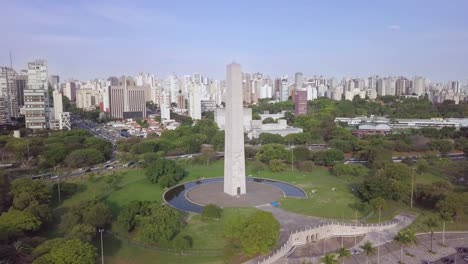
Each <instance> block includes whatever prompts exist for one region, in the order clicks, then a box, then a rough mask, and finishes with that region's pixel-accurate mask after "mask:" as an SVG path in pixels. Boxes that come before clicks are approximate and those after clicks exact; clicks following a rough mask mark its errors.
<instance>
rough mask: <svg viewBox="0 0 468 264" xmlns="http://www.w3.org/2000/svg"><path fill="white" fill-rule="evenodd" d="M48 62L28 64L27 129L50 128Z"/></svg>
mask: <svg viewBox="0 0 468 264" xmlns="http://www.w3.org/2000/svg"><path fill="white" fill-rule="evenodd" d="M47 74H48V73H47V61H45V60H36V61H34V62H30V63H28V85H27V87H26V89H24V113H25V121H26V128H30V129H46V128H48V115H49V112H48V111H49V109H48V108H49V107H48V103H49V102H48V92H47V79H48V78H47Z"/></svg>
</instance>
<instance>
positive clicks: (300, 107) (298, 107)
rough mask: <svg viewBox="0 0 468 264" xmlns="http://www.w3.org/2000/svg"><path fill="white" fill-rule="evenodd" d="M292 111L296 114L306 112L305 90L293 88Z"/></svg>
mask: <svg viewBox="0 0 468 264" xmlns="http://www.w3.org/2000/svg"><path fill="white" fill-rule="evenodd" d="M294 113H295V114H296V116H297V115H305V114H307V91H306V90H298V89H295V90H294Z"/></svg>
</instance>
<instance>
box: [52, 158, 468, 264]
mask: <svg viewBox="0 0 468 264" xmlns="http://www.w3.org/2000/svg"><path fill="white" fill-rule="evenodd" d="M247 165H249V164H247ZM186 169H187V170H188V172H189V175H188V176H187V177H186V178H185V179H184V180H183V181H184V182H187V181H193V180H196V179H200V178H211V177H222V176H223V170H224V168H223V161H216V162H214V163H212V164H210V165H209V166H205V165H186ZM118 174H119V175H121V177H120V180H119V181H118V182H117V183H116V184H115V185H114V188H112V187H111V185H110V184H109V182H108V179H109V178H110V177H108V176H106V177H104V176H103V175H97V176H96V177H94V178H93V179H89V178H84V179H74V180H73V181H78V182H80V183H82V184H83V185H84V191H82V192H80V193H78V194H75V195H74V196H73V197H71V198H69V199H67V200H65V201H64V202H63V203H62V204H61V206H60V207H59V208H66V207H69V206H72V205H74V204H76V203H79V202H80V201H83V200H87V199H92V198H95V197H96V198H104V199H105V200H106V201H107V202H108V203H109V205H110V206H111V208H112V210H113V212H114V214H115V215H117V213H118V211H119V210H120V209H121V208H122V207H123V206H125V205H126V204H128V203H130V202H131V201H133V200H150V201H161V199H162V193H163V192H164V189H162V188H161V187H160V186H159V185H157V184H151V183H150V182H148V181H147V180H146V177H145V175H144V170H141V169H127V170H120V171H119V172H118ZM247 174H248V175H252V176H254V177H262V178H270V179H275V180H279V181H284V182H288V183H291V184H293V185H295V186H298V187H300V188H302V189H303V190H305V191H306V192H307V194H308V198H306V199H298V198H282V199H281V200H280V202H281V208H283V209H284V210H288V211H292V212H296V213H300V214H306V215H313V216H318V217H326V218H333V219H342V218H344V219H348V220H349V219H354V218H355V217H356V216H355V210H354V209H353V208H352V206H351V205H352V204H353V203H356V202H359V199H358V198H357V197H356V196H355V195H354V194H353V186H355V185H356V184H358V183H360V182H361V181H362V178H360V177H351V176H343V177H335V176H333V175H331V174H330V173H329V171H328V170H327V169H325V168H323V167H316V168H315V169H314V170H313V172H311V173H304V172H300V171H298V170H294V172H291V170H290V169H289V170H287V171H284V172H277V173H274V172H271V171H269V170H265V171H262V172H260V173H253V172H252V170H251V169H250V167H249V166H247ZM437 180H440V177H437V176H434V175H432V174H422V175H416V178H415V182H416V183H431V182H434V181H437ZM115 186H117V187H115ZM332 188H335V189H336V190H335V191H333V190H332ZM313 190H315V193H313ZM254 210H256V209H253V208H243V209H225V211H224V215H223V217H222V218H221V219H220V220H217V221H215V220H213V221H210V222H203V221H201V219H200V216H199V215H196V214H187V218H186V219H187V223H188V224H187V226H186V227H185V228H184V229H183V230H182V231H181V232H180V233H179V234H178V235H179V236H184V235H189V236H191V237H192V239H193V250H218V251H222V250H223V248H224V247H225V243H226V241H225V239H224V238H223V223H224V222H225V220H226V219H227V218H228V217H229V216H230V215H233V214H244V215H246V216H247V215H249V214H250V213H252V212H253V211H254ZM408 211H414V212H416V213H419V214H420V215H424V214H430V212H427V210H422V209H418V208H415V209H413V210H412V209H410V208H408V206H406V205H403V204H399V203H393V202H389V203H388V204H387V206H386V208H385V209H384V210H383V211H382V215H381V219H382V221H385V220H388V219H391V218H393V217H394V216H395V215H396V214H398V213H400V212H408ZM357 217H358V218H361V217H363V216H362V215H360V214H359V213H358V215H357ZM422 219H423V216H421V217H419V218H418V220H417V221H416V222H415V223H414V224H413V225H412V227H413V228H414V229H415V230H417V231H418V232H422V231H424V229H423V227H422V226H421V221H422ZM367 221H369V222H377V221H378V216H377V215H375V214H374V215H371V216H370V217H369V218H368V219H367ZM446 229H447V230H467V229H468V217H466V216H465V217H464V218H462V219H460V220H459V221H458V222H457V223H446ZM114 230H115V229H114ZM51 233H52V234H53V232H51ZM161 246H164V247H170V246H171V245H170V244H167V245H161ZM105 255H106V263H115V264H120V263H195V264H197V263H213V264H214V263H223V261H222V256H216V257H213V256H196V255H189V256H182V255H177V254H174V253H166V252H160V251H158V250H156V249H154V248H145V247H144V246H141V245H140V246H135V245H132V244H129V243H127V242H125V241H119V240H116V239H115V238H112V237H109V236H108V237H107V238H106V241H105Z"/></svg>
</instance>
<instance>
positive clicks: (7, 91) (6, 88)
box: [0, 67, 19, 124]
mask: <svg viewBox="0 0 468 264" xmlns="http://www.w3.org/2000/svg"><path fill="white" fill-rule="evenodd" d="M16 78H17V74H16V72H15V71H14V70H13V69H12V68H7V67H0V97H1V98H2V102H3V103H2V104H3V106H2V109H1V110H0V115H1V116H2V117H1V118H0V119H1V120H0V124H1V123H4V124H6V123H10V122H11V118H12V117H19V106H18V93H17V88H16Z"/></svg>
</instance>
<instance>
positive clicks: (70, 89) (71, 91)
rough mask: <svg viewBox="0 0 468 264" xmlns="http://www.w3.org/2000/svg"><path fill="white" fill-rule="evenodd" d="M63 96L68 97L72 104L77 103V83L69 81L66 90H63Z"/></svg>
mask: <svg viewBox="0 0 468 264" xmlns="http://www.w3.org/2000/svg"><path fill="white" fill-rule="evenodd" d="M63 95H65V96H66V97H68V99H69V100H70V101H72V102H75V101H76V83H75V82H73V81H69V82H67V83H66V84H65V89H64V90H63Z"/></svg>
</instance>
